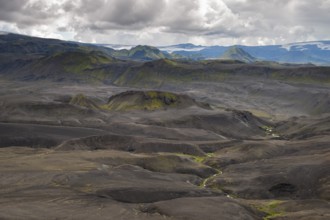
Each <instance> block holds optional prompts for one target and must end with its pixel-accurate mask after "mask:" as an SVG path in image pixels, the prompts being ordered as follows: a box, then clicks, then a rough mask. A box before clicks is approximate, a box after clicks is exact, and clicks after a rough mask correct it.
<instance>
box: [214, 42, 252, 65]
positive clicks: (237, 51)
mask: <svg viewBox="0 0 330 220" xmlns="http://www.w3.org/2000/svg"><path fill="white" fill-rule="evenodd" d="M220 59H222V60H239V61H243V62H245V63H252V62H255V61H256V60H257V59H256V58H255V57H253V56H251V55H250V54H249V53H248V52H246V51H245V50H243V49H242V48H240V47H238V46H232V47H229V48H228V50H226V51H225V52H224V54H223V55H222V56H221V57H220Z"/></svg>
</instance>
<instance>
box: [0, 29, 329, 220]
mask: <svg viewBox="0 0 330 220" xmlns="http://www.w3.org/2000/svg"><path fill="white" fill-rule="evenodd" d="M188 46H189V45H188ZM0 49H1V50H0V85H1V86H0V158H1V159H0V203H1V206H0V219H129V220H132V219H147V220H148V219H150V220H156V219H173V220H183V219H189V220H190V219H192V220H194V219H196V220H197V219H198V220H199V219H207V220H212V219H228V220H233V219H239V220H241V219H263V220H270V219H276V220H280V219H299V220H301V219H305V220H310V219H315V220H316V219H317V220H322V219H324V220H325V219H330V204H329V201H330V148H329V147H330V146H329V143H330V111H329V109H330V89H329V83H330V75H329V74H330V68H329V67H320V66H314V65H312V64H303V65H296V64H283V63H276V62H270V61H265V60H263V59H260V58H258V57H257V56H256V58H254V57H253V56H251V55H249V53H247V52H246V51H244V50H243V49H242V48H238V47H232V48H230V49H229V50H228V52H226V53H225V55H224V56H223V57H220V55H219V56H218V57H220V58H221V59H218V60H203V61H193V60H189V59H184V58H183V57H182V56H174V55H173V54H171V55H170V54H169V53H164V52H161V51H160V50H158V49H157V48H153V47H148V46H138V47H135V48H132V49H130V50H113V49H110V48H106V47H101V46H98V45H93V44H82V43H76V42H65V41H60V40H54V39H42V38H33V37H28V36H23V35H15V34H4V35H1V36H0Z"/></svg>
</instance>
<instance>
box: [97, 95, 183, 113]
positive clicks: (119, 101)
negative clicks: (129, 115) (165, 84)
mask: <svg viewBox="0 0 330 220" xmlns="http://www.w3.org/2000/svg"><path fill="white" fill-rule="evenodd" d="M183 99H184V98H183ZM180 104H182V97H181V96H180V95H177V94H174V93H171V92H162V91H128V92H125V93H121V94H117V95H114V96H112V97H111V98H110V99H109V101H108V104H106V105H104V106H102V107H101V108H102V109H104V110H117V111H119V110H120V111H127V110H148V111H153V110H160V109H167V108H173V107H177V106H179V105H180Z"/></svg>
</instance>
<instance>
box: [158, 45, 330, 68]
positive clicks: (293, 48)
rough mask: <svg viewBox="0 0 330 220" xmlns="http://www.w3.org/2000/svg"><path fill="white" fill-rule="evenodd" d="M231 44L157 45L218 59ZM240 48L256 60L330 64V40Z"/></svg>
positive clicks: (197, 57)
mask: <svg viewBox="0 0 330 220" xmlns="http://www.w3.org/2000/svg"><path fill="white" fill-rule="evenodd" d="M230 47H231V46H200V45H193V44H178V45H172V46H164V47H158V48H159V49H160V50H162V51H166V52H169V53H175V54H178V55H181V56H183V57H188V58H190V59H194V60H205V59H218V58H219V57H221V56H222V55H223V54H224V53H225V52H226V51H227V50H228V49H229V48H230ZM235 47H236V48H241V49H243V50H244V51H245V52H247V53H248V54H250V55H251V56H252V57H255V58H256V59H258V60H264V61H273V62H280V63H295V64H301V63H312V64H315V65H326V66H329V65H330V41H313V42H301V43H291V44H284V45H270V46H243V45H235Z"/></svg>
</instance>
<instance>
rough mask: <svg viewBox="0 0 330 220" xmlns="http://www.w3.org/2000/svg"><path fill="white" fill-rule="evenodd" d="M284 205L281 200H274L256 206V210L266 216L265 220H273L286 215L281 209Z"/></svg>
mask: <svg viewBox="0 0 330 220" xmlns="http://www.w3.org/2000/svg"><path fill="white" fill-rule="evenodd" d="M282 203H283V201H280V200H272V201H269V202H266V203H264V204H262V205H256V208H257V209H258V210H259V211H261V212H264V213H265V214H266V216H265V217H264V218H263V220H271V219H274V218H276V217H281V216H283V215H284V211H283V209H281V208H280V207H279V205H281V204H282Z"/></svg>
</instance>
